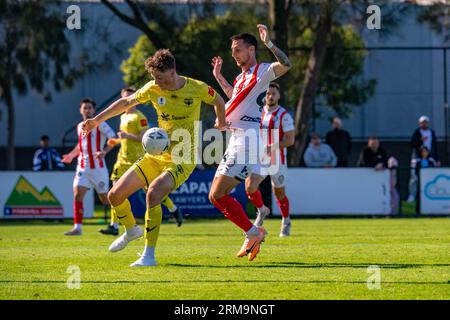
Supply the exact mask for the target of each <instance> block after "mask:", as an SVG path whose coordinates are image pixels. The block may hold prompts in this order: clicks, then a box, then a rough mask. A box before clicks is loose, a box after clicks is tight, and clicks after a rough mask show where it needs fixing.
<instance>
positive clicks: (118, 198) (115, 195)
mask: <svg viewBox="0 0 450 320" xmlns="http://www.w3.org/2000/svg"><path fill="white" fill-rule="evenodd" d="M107 200H108V201H109V203H110V204H111V205H112V206H113V207H116V206H118V205H119V204H121V203H122V202H123V201H124V200H125V199H124V198H123V196H122V195H121V194H120V193H119V192H117V190H115V189H114V188H113V189H111V190H110V191H109V192H108V196H107Z"/></svg>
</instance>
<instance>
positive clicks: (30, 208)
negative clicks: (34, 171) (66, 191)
mask: <svg viewBox="0 0 450 320" xmlns="http://www.w3.org/2000/svg"><path fill="white" fill-rule="evenodd" d="M4 214H5V216H7V217H12V216H21V217H25V216H63V214H64V210H63V206H62V204H61V202H60V201H59V200H58V199H57V198H56V197H55V195H54V194H53V193H52V192H51V191H50V189H49V188H48V187H45V188H44V189H42V191H38V190H37V189H36V188H35V187H34V186H33V185H32V184H31V183H30V182H29V181H28V180H27V179H25V177H23V176H20V177H19V179H18V180H17V183H16V185H15V186H14V188H13V190H12V192H11V194H10V195H9V197H8V200H7V201H6V203H5V207H4Z"/></svg>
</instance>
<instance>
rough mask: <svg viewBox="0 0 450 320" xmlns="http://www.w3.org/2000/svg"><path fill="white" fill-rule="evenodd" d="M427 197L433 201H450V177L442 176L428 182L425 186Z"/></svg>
mask: <svg viewBox="0 0 450 320" xmlns="http://www.w3.org/2000/svg"><path fill="white" fill-rule="evenodd" d="M425 196H426V197H427V198H428V199H431V200H450V177H449V176H447V175H444V174H440V175H438V176H436V177H435V178H434V179H433V180H432V181H430V182H428V183H427V184H426V185H425Z"/></svg>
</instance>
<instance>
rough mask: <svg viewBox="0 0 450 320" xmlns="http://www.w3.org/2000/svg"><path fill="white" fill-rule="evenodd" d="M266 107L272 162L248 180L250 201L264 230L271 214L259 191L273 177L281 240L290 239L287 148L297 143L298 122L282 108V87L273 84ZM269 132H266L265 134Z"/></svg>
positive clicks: (263, 126) (264, 120)
mask: <svg viewBox="0 0 450 320" xmlns="http://www.w3.org/2000/svg"><path fill="white" fill-rule="evenodd" d="M265 98H266V104H265V106H264V109H263V112H262V118H261V125H260V127H261V134H262V140H263V143H264V146H265V150H266V152H267V153H266V154H265V156H266V157H267V158H268V159H264V160H263V161H262V163H261V164H259V165H258V166H256V168H255V170H254V172H253V173H252V176H253V179H247V180H246V185H245V190H246V192H247V196H248V198H249V200H250V201H251V202H252V203H253V204H254V205H255V207H256V209H257V210H258V213H257V218H256V220H255V225H256V226H262V225H263V222H264V218H265V217H266V216H267V215H268V214H269V213H270V210H269V208H268V207H266V206H265V205H264V203H263V200H262V196H261V192H260V191H259V190H258V188H259V185H260V184H261V182H263V180H264V179H265V178H266V177H267V176H268V175H270V178H271V180H272V190H273V193H274V194H275V198H276V199H277V203H278V207H279V208H280V211H281V216H282V219H281V231H280V237H287V236H289V235H290V231H291V219H290V217H289V199H288V197H287V196H286V191H285V181H286V176H287V149H286V148H287V147H290V146H292V145H293V144H294V142H295V127H294V119H293V118H292V116H291V115H290V114H289V112H287V110H286V109H285V108H283V107H282V106H280V105H279V104H278V102H279V100H280V86H279V85H278V84H277V83H275V82H272V83H271V84H270V85H269V89H268V90H267V92H266V97H265ZM264 131H266V132H264Z"/></svg>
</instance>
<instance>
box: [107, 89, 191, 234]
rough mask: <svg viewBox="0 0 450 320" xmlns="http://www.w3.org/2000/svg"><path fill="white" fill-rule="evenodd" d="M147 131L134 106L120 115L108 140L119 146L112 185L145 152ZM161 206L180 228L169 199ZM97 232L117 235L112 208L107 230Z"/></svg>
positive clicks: (124, 93) (125, 93)
mask: <svg viewBox="0 0 450 320" xmlns="http://www.w3.org/2000/svg"><path fill="white" fill-rule="evenodd" d="M135 92H136V90H135V89H133V88H131V87H127V88H123V89H122V90H121V92H120V96H121V97H122V98H125V97H128V96H130V95H132V94H134V93H135ZM147 129H148V120H147V117H146V116H145V115H144V114H143V113H142V112H141V111H139V110H138V109H137V107H136V106H134V107H132V108H129V109H127V110H126V111H125V112H124V113H122V114H121V115H120V130H119V132H117V136H118V138H113V139H109V140H108V144H109V145H110V146H116V145H120V149H119V152H118V154H117V160H116V163H115V164H114V167H113V170H112V173H111V181H112V183H113V185H114V184H115V183H116V182H117V181H118V180H119V179H120V177H121V176H122V175H123V174H124V173H125V172H126V171H127V170H128V169H129V168H131V166H132V165H133V164H134V163H135V162H136V161H138V160H139V158H141V157H143V156H144V153H145V152H144V149H143V148H142V136H143V135H144V133H145V131H146V130H147ZM163 204H164V205H165V206H166V207H167V208H168V209H169V211H170V213H171V214H173V215H174V216H175V218H176V220H177V223H178V226H180V225H181V224H182V223H183V216H182V215H181V211H180V210H179V209H178V208H177V206H176V205H175V204H174V203H173V202H172V200H171V199H170V198H169V197H166V198H165V200H163ZM99 232H100V233H102V234H108V235H118V234H119V219H118V218H117V215H116V212H115V210H114V208H113V207H111V223H110V224H109V226H108V227H107V228H104V229H100V230H99Z"/></svg>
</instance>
